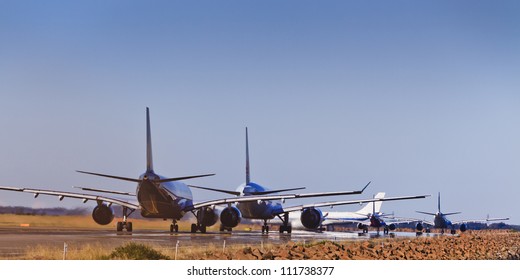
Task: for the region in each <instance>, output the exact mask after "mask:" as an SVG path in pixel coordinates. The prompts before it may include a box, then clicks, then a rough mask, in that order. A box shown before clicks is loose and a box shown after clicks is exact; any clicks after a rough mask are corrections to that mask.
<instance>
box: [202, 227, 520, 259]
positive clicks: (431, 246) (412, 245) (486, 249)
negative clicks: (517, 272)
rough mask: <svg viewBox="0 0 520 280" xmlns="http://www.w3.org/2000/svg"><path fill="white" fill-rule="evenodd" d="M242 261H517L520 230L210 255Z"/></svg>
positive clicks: (285, 246)
mask: <svg viewBox="0 0 520 280" xmlns="http://www.w3.org/2000/svg"><path fill="white" fill-rule="evenodd" d="M207 259H228V260H231V259H239V260H506V259H507V260H518V259H520V233H519V232H511V231H501V230H491V231H487V230H486V231H473V232H466V233H463V234H461V235H460V236H459V235H456V236H451V235H444V236H434V237H426V236H425V237H419V238H381V239H371V240H366V241H347V242H332V241H322V242H317V243H311V244H303V243H295V242H288V243H285V244H283V245H278V246H275V247H272V248H270V249H259V248H255V247H245V248H241V249H235V250H229V251H227V252H225V253H224V252H222V253H216V254H211V255H208V258H207Z"/></svg>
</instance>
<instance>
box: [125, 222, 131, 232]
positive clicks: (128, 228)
mask: <svg viewBox="0 0 520 280" xmlns="http://www.w3.org/2000/svg"><path fill="white" fill-rule="evenodd" d="M126 231H127V232H132V222H127V223H126Z"/></svg>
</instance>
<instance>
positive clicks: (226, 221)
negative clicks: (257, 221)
mask: <svg viewBox="0 0 520 280" xmlns="http://www.w3.org/2000/svg"><path fill="white" fill-rule="evenodd" d="M241 220H242V213H240V210H238V208H236V207H234V206H230V207H227V208H226V209H224V210H222V212H221V213H220V222H221V223H222V224H223V225H224V226H225V227H228V228H234V227H236V226H237V225H238V224H239V223H240V221H241Z"/></svg>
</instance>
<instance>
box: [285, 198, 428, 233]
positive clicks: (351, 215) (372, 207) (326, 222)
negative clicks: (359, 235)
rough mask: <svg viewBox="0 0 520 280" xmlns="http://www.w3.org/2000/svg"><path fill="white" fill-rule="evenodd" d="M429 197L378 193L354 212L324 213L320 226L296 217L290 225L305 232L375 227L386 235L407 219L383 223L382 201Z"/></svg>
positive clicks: (366, 230)
mask: <svg viewBox="0 0 520 280" xmlns="http://www.w3.org/2000/svg"><path fill="white" fill-rule="evenodd" d="M428 196H429V195H418V196H401V197H389V198H384V197H385V193H384V192H380V193H377V194H376V195H375V196H374V199H376V201H373V202H369V203H367V204H366V205H365V206H364V207H362V208H361V209H359V210H358V211H355V212H345V211H342V212H338V211H336V212H332V211H329V212H324V213H323V215H322V216H323V218H322V220H321V223H320V224H317V223H314V224H309V223H307V222H306V221H305V220H303V219H298V217H291V224H292V226H293V227H295V228H297V229H306V230H316V229H319V230H321V229H323V228H324V227H326V228H327V230H333V229H334V226H339V225H351V224H357V227H358V228H359V229H361V230H363V233H366V232H368V227H376V228H377V231H378V232H379V228H381V227H382V228H383V230H384V233H385V234H387V233H388V232H389V230H395V229H396V227H397V224H399V223H404V222H407V221H409V220H407V219H401V218H400V219H395V218H393V219H389V220H387V221H385V217H388V215H387V214H384V213H382V212H381V206H382V204H383V201H395V200H407V199H419V198H426V197H428Z"/></svg>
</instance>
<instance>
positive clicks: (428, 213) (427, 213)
mask: <svg viewBox="0 0 520 280" xmlns="http://www.w3.org/2000/svg"><path fill="white" fill-rule="evenodd" d="M415 212H417V213H421V214H425V215H435V213H430V212H422V211H415Z"/></svg>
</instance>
